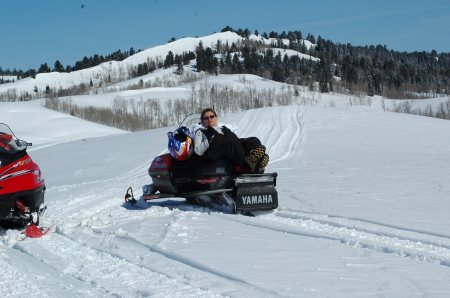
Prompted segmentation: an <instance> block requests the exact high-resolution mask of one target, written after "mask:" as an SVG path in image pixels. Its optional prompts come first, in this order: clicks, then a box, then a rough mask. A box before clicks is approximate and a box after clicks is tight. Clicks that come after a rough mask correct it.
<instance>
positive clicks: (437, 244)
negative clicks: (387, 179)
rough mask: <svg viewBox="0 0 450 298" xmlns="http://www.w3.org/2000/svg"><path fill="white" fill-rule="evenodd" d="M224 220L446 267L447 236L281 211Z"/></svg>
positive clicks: (449, 245) (449, 261)
mask: <svg viewBox="0 0 450 298" xmlns="http://www.w3.org/2000/svg"><path fill="white" fill-rule="evenodd" d="M219 216H221V217H222V218H224V219H227V220H230V221H233V222H237V223H241V224H244V225H249V226H254V227H258V228H263V229H268V230H272V231H278V232H282V233H289V234H293V235H298V236H301V237H314V238H323V239H328V240H332V241H338V242H340V243H342V244H345V245H348V246H351V247H354V248H367V249H370V250H373V251H376V252H381V253H389V254H396V255H398V256H401V257H408V258H411V259H414V260H420V261H424V262H430V263H435V264H439V265H443V266H447V267H450V236H447V235H439V234H435V233H431V232H425V231H418V230H412V229H405V228H401V227H395V226H391V225H384V224H382V223H376V222H371V221H367V220H364V219H353V218H350V217H343V216H335V215H327V214H320V213H312V212H303V211H293V210H289V209H286V210H283V209H282V208H280V209H279V210H276V211H274V212H272V213H268V214H260V215H258V216H256V217H255V218H245V217H241V216H236V217H230V216H226V215H219Z"/></svg>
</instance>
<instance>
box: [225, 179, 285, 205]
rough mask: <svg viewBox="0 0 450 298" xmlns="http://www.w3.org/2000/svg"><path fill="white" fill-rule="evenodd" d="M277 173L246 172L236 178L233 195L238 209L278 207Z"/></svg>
mask: <svg viewBox="0 0 450 298" xmlns="http://www.w3.org/2000/svg"><path fill="white" fill-rule="evenodd" d="M277 176H278V174H277V173H266V174H244V175H241V176H239V177H237V178H236V180H235V182H236V185H235V192H234V195H233V198H234V201H235V203H236V211H237V212H239V213H249V212H253V211H265V210H272V209H276V208H277V207H278V192H277V190H276V188H275V186H276V184H277Z"/></svg>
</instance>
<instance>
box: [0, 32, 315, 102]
mask: <svg viewBox="0 0 450 298" xmlns="http://www.w3.org/2000/svg"><path fill="white" fill-rule="evenodd" d="M251 39H252V40H255V41H258V42H261V43H263V44H266V45H268V46H270V45H271V43H273V42H274V41H273V40H271V39H264V38H262V37H261V36H259V37H257V36H254V35H252V36H251ZM241 40H243V38H242V37H241V36H239V35H238V34H236V33H234V32H220V33H215V34H211V35H208V36H203V37H186V38H182V39H179V40H176V41H173V42H169V43H167V44H164V45H160V46H156V47H152V48H149V49H146V50H143V51H141V52H139V53H136V54H134V55H132V56H130V57H128V58H127V59H125V60H123V61H110V62H105V63H102V64H100V65H97V66H94V67H91V68H87V69H82V70H78V71H73V72H70V73H58V72H51V73H39V74H37V75H36V77H35V78H31V77H28V78H24V79H22V80H18V81H16V82H14V83H7V84H1V85H0V94H2V93H6V92H8V91H9V92H12V90H14V92H15V94H17V95H20V94H22V93H25V92H28V93H30V94H33V92H34V91H35V90H39V91H41V92H43V91H45V90H46V88H47V86H48V87H49V88H51V89H53V90H59V89H60V88H62V89H67V88H71V87H74V86H78V85H79V84H82V83H83V84H86V85H89V84H90V83H91V82H92V83H93V84H94V85H96V86H97V85H99V84H100V83H101V82H103V83H104V82H105V81H106V80H109V79H111V78H112V79H113V80H114V81H123V80H124V79H122V78H127V77H128V75H129V69H130V68H131V67H137V66H138V65H139V64H142V63H148V61H150V60H152V61H164V59H165V58H166V56H167V54H168V53H169V51H171V52H172V53H173V55H181V54H183V53H187V52H189V51H191V52H195V49H196V47H197V46H198V45H199V43H200V42H202V44H203V47H205V48H206V47H210V48H215V47H216V45H217V42H218V41H220V42H221V44H223V45H225V44H226V43H228V44H229V45H231V44H232V43H236V42H238V41H241ZM303 43H304V44H305V46H306V48H310V47H312V46H313V44H311V43H310V42H309V41H306V40H305V41H303ZM273 50H274V53H275V54H277V53H278V52H280V53H281V55H283V56H284V55H285V54H287V55H288V56H292V55H298V56H299V57H300V58H302V59H311V60H313V61H317V60H318V59H317V58H315V57H311V56H309V55H305V54H302V53H299V52H296V51H292V50H284V49H277V48H273ZM122 85H123V84H122Z"/></svg>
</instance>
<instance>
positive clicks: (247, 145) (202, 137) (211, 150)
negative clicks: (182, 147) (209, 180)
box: [194, 108, 269, 173]
mask: <svg viewBox="0 0 450 298" xmlns="http://www.w3.org/2000/svg"><path fill="white" fill-rule="evenodd" d="M200 120H201V125H198V126H197V127H195V132H194V133H195V135H194V151H195V153H196V154H197V155H199V156H203V157H204V158H206V159H208V160H211V161H216V160H219V159H221V158H223V157H228V158H229V159H230V160H232V161H233V162H235V163H236V164H238V165H239V166H242V167H245V166H248V167H249V168H250V169H251V171H252V172H254V173H264V170H265V167H266V166H267V164H268V163H269V155H268V154H266V147H264V146H263V145H262V144H261V141H260V140H259V139H258V138H257V137H250V138H238V137H237V136H236V134H235V133H234V132H232V131H231V130H230V129H229V128H228V127H226V126H219V125H218V117H217V113H216V112H215V111H214V110H213V109H211V108H207V109H204V110H203V111H202V113H201V117H200Z"/></svg>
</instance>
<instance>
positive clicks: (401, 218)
mask: <svg viewBox="0 0 450 298" xmlns="http://www.w3.org/2000/svg"><path fill="white" fill-rule="evenodd" d="M334 100H336V101H338V100H339V96H336V95H335V96H334ZM341 101H344V102H346V101H347V99H346V98H344V97H343V98H341ZM31 106H32V105H31V104H29V105H28V107H30V109H34V110H33V115H35V116H32V117H30V118H31V119H30V121H35V122H36V124H35V125H36V126H35V125H33V126H30V127H27V128H26V129H25V128H24V127H23V124H22V123H23V122H22V121H21V119H20V118H18V117H12V116H9V115H12V110H14V109H15V108H16V107H17V106H16V105H2V106H0V110H1V112H0V118H1V119H3V117H5V115H7V117H9V118H8V119H7V120H8V123H9V124H10V125H11V126H12V128H13V129H15V128H16V127H17V130H19V129H20V133H19V131H17V135H18V136H19V137H21V136H22V134H27V140H28V141H33V142H35V143H36V145H37V146H36V147H37V150H34V151H32V152H31V153H30V154H31V156H32V158H33V159H34V160H35V161H37V162H38V163H39V164H40V166H41V169H42V171H43V173H44V176H45V178H46V183H47V187H48V189H47V193H46V202H47V205H48V211H47V213H46V214H45V216H44V218H43V221H44V223H45V224H48V225H54V227H53V231H52V232H51V233H50V234H49V235H47V236H45V237H43V238H40V239H25V240H23V241H19V240H18V239H19V238H20V235H19V232H18V231H1V232H0V235H1V236H0V239H1V240H0V263H1V264H2V270H1V271H0V272H1V273H0V293H1V294H2V296H3V297H24V296H28V295H29V294H30V293H33V294H34V295H37V296H39V297H111V296H120V297H147V296H151V297H380V296H381V297H448V296H449V295H450V283H449V279H450V278H449V276H450V268H449V267H450V230H449V226H450V218H449V217H448V210H449V207H450V202H449V200H448V193H449V191H450V187H449V185H448V181H449V179H450V164H448V163H447V162H446V161H447V160H448V158H449V155H448V154H449V153H448V152H450V144H449V143H448V142H447V140H448V134H449V131H450V122H448V121H443V120H437V119H433V118H425V117H418V116H411V115H403V114H394V113H386V112H383V111H381V109H380V107H379V106H378V105H377V106H375V105H373V106H372V107H366V106H353V107H351V106H348V105H336V106H335V107H330V106H329V105H326V104H318V105H316V106H311V107H302V106H286V107H274V108H265V109H258V110H249V111H246V112H242V113H239V114H232V115H228V116H226V117H224V118H223V119H222V120H223V122H226V123H232V124H234V125H236V126H237V127H239V131H238V133H239V135H241V136H250V135H256V136H258V137H260V138H261V140H262V141H263V143H264V144H265V145H266V146H267V148H268V150H269V154H270V156H271V162H270V164H269V167H268V171H276V172H278V174H279V179H278V184H277V189H278V191H279V201H280V207H279V208H278V210H276V211H274V212H269V213H261V214H258V215H257V216H256V217H254V218H250V217H244V216H239V215H231V214H223V213H220V212H215V211H214V210H210V209H207V208H199V207H193V206H189V205H187V204H185V203H184V202H183V200H181V199H176V198H174V199H170V200H167V201H161V202H153V203H151V204H148V205H141V208H139V209H137V208H129V207H127V206H124V205H123V204H122V200H123V195H124V193H125V190H126V188H127V187H128V186H133V187H134V188H135V195H139V194H140V191H139V188H140V186H141V185H143V184H147V183H149V182H150V179H149V177H148V176H147V168H148V166H149V163H150V161H151V160H152V158H153V157H154V156H156V155H158V154H160V153H161V152H162V151H164V150H165V146H166V136H165V134H166V132H167V131H168V130H170V129H171V128H162V129H156V130H151V131H144V132H139V133H126V134H115V133H116V132H115V131H110V132H109V133H105V134H104V136H103V137H99V138H87V137H83V139H79V140H75V141H72V142H67V141H68V140H69V139H68V138H67V137H66V135H65V134H63V135H58V134H55V133H53V131H51V130H44V131H46V132H47V134H48V135H46V137H47V138H48V139H52V142H54V143H59V142H62V143H61V144H57V145H54V146H47V147H43V146H42V147H40V145H42V144H46V143H47V142H48V139H47V140H45V138H43V137H42V136H41V135H40V134H41V133H42V130H37V129H34V127H39V126H38V125H39V124H38V122H40V121H44V123H45V121H48V122H47V124H46V125H50V124H53V125H52V126H51V127H59V128H60V129H63V130H64V131H65V132H66V134H67V135H74V136H75V135H79V131H78V129H79V128H78V126H74V125H72V124H70V123H63V122H60V123H59V122H58V120H57V119H56V118H55V117H54V118H48V117H45V118H44V117H39V115H40V113H44V112H43V111H44V109H42V108H40V107H39V106H37V105H35V106H34V108H31ZM45 113H47V112H45ZM44 119H45V120H44ZM42 125H44V124H42ZM95 128H98V126H96V125H92V126H89V125H88V126H86V128H85V129H83V131H84V132H85V133H86V134H89V133H91V132H94V131H95ZM107 134H110V135H109V136H107ZM24 138H25V137H24ZM41 140H42V141H41Z"/></svg>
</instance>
